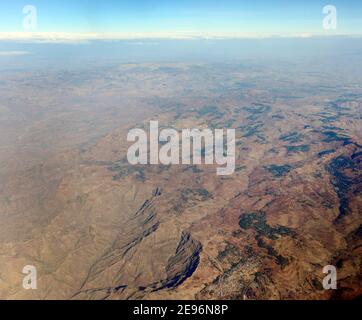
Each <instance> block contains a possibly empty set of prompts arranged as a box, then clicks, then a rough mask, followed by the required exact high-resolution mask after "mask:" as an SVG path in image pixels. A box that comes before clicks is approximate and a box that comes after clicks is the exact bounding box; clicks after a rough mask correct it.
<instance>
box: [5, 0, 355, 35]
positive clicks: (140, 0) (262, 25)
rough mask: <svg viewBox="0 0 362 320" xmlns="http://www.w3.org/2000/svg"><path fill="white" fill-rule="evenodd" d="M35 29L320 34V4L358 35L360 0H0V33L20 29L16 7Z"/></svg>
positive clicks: (342, 30)
mask: <svg viewBox="0 0 362 320" xmlns="http://www.w3.org/2000/svg"><path fill="white" fill-rule="evenodd" d="M27 4H31V5H34V6H35V7H36V8H37V10H38V30H37V31H39V32H174V31H191V32H239V33H242V32H244V33H277V34H278V33H280V34H285V33H323V32H325V31H324V30H323V28H322V20H323V14H322V8H323V7H324V6H325V5H327V4H333V5H335V6H336V8H337V10H338V29H337V30H336V32H338V33H342V34H362V1H361V0H326V1H320V0H304V1H297V0H273V1H271V0H259V1H258V0H253V1H251V0H238V1H237V0H222V1H221V0H219V1H217V0H207V1H206V0H199V1H197V0H193V1H191V0H183V1H182V0H179V1H177V0H168V1H166V0H133V1H129V0H118V1H115V0H103V1H100V0H28V1H19V0H11V1H7V0H1V2H0V32H22V31H23V29H22V19H23V14H22V8H23V7H24V6H25V5H27Z"/></svg>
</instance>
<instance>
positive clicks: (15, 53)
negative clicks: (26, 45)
mask: <svg viewBox="0 0 362 320" xmlns="http://www.w3.org/2000/svg"><path fill="white" fill-rule="evenodd" d="M28 54H31V53H30V52H28V51H0V57H11V56H25V55H28Z"/></svg>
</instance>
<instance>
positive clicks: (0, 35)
mask: <svg viewBox="0 0 362 320" xmlns="http://www.w3.org/2000/svg"><path fill="white" fill-rule="evenodd" d="M315 36H326V34H325V33H320V34H316V33H309V34H306V33H286V34H276V33H275V34H273V33H242V32H191V31H174V32H123V33H65V32H10V33H4V32H0V41H1V40H3V41H19V42H36V43H87V42H89V41H96V40H103V41H114V40H146V39H175V40H177V39H183V40H193V39H194V40H197V39H265V38H308V37H315ZM329 36H347V35H343V34H329Z"/></svg>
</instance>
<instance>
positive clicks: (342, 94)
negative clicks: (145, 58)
mask: <svg viewBox="0 0 362 320" xmlns="http://www.w3.org/2000/svg"><path fill="white" fill-rule="evenodd" d="M288 68H289V67H285V68H284V69H282V71H281V70H280V69H278V70H279V71H276V70H275V69H273V68H271V67H265V66H258V65H254V64H250V65H242V64H227V63H223V64H192V63H172V64H171V63H170V64H155V63H154V64H137V65H136V64H135V65H131V64H125V65H121V66H119V67H118V68H104V69H97V70H94V71H89V72H83V73H72V72H63V73H62V72H55V71H54V72H50V71H49V72H44V73H41V72H39V73H35V72H34V73H30V72H29V73H25V72H8V73H6V74H2V75H1V82H0V87H1V88H0V89H1V91H2V94H1V98H0V143H1V147H0V181H1V184H0V213H1V215H0V299H351V298H356V297H358V296H361V295H362V273H361V266H362V193H361V191H362V175H361V172H362V162H361V159H362V130H361V127H362V118H361V115H362V89H361V82H362V81H361V79H360V78H354V77H351V78H350V79H349V78H344V79H342V80H341V79H340V78H339V79H336V78H329V77H328V76H326V73H325V71H323V70H321V71H319V72H315V73H312V72H310V73H308V72H307V71H306V70H304V69H303V68H302V67H301V68H297V67H296V69H293V67H290V68H292V69H293V70H289V69H288ZM326 79H327V80H326ZM150 120H158V121H159V122H160V126H162V127H167V128H170V127H171V128H176V129H179V130H181V129H183V128H205V127H209V128H225V129H226V128H235V129H236V138H237V140H236V147H237V148H236V149H237V158H236V170H235V173H234V174H233V175H230V176H217V175H216V167H215V166H207V165H199V166H196V165H173V166H162V165H144V166H142V165H137V166H132V165H130V164H129V163H128V162H127V159H126V154H127V149H128V147H129V146H130V143H128V142H127V141H126V137H127V133H128V131H129V130H130V129H132V128H141V127H143V128H145V129H148V124H149V121H150ZM25 265H34V266H36V267H37V270H38V289H37V290H24V289H23V287H22V280H23V277H24V276H25V275H24V274H22V269H23V267H24V266H25ZM326 265H335V266H336V267H337V271H338V289H337V290H324V289H323V286H322V281H323V278H324V276H325V274H323V272H322V270H323V267H324V266H326Z"/></svg>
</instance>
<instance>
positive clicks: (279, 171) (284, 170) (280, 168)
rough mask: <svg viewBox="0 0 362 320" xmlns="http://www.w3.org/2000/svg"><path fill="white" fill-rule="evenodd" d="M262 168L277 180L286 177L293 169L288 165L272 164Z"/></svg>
mask: <svg viewBox="0 0 362 320" xmlns="http://www.w3.org/2000/svg"><path fill="white" fill-rule="evenodd" d="M264 168H265V169H266V170H268V171H269V172H270V173H271V174H272V175H273V176H274V177H277V178H280V177H283V176H285V175H287V174H288V173H289V172H290V171H291V170H292V169H293V167H292V166H290V165H289V164H285V165H276V164H272V165H270V166H266V167H264Z"/></svg>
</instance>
